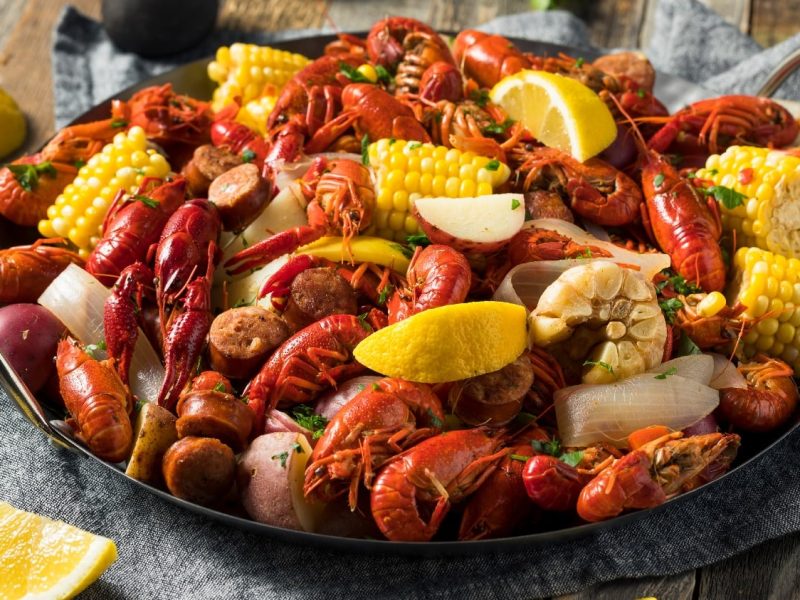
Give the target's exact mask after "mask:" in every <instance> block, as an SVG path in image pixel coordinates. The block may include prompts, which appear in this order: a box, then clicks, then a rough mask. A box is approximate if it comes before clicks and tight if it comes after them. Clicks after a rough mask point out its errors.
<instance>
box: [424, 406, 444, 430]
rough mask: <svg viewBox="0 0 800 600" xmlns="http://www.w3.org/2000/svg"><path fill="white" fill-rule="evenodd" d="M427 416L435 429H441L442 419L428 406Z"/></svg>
mask: <svg viewBox="0 0 800 600" xmlns="http://www.w3.org/2000/svg"><path fill="white" fill-rule="evenodd" d="M428 416H429V417H430V418H431V425H433V426H434V427H436V428H437V429H441V428H442V427H443V426H444V423H442V420H441V419H440V418H439V417H437V416H436V415H435V414H434V412H433V411H432V410H431V409H430V408H429V409H428Z"/></svg>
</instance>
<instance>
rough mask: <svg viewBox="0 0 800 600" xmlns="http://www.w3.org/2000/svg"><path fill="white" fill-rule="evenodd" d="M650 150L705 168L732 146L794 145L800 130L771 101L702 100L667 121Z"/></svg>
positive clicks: (651, 141) (743, 98) (748, 98)
mask: <svg viewBox="0 0 800 600" xmlns="http://www.w3.org/2000/svg"><path fill="white" fill-rule="evenodd" d="M650 121H652V122H656V121H660V122H664V121H666V123H664V125H663V126H662V127H661V129H659V130H658V131H657V132H656V133H655V134H654V135H653V136H652V137H651V138H650V139H649V140H648V147H649V148H651V149H652V150H655V151H657V152H661V153H671V154H680V155H681V156H683V157H684V161H683V163H682V164H683V166H686V167H694V166H703V165H704V164H705V161H706V158H708V156H709V155H710V154H717V153H720V152H723V151H724V150H725V149H726V148H728V147H729V146H733V145H736V144H739V145H743V146H768V147H770V148H781V147H783V146H788V145H790V144H791V143H792V142H794V140H795V138H796V137H797V134H798V132H800V128H798V124H797V121H796V120H795V119H794V117H793V116H792V114H791V113H790V112H789V111H788V110H787V109H786V108H784V107H783V106H781V105H780V104H778V103H777V102H775V101H774V100H770V99H769V98H759V97H755V96H737V95H733V96H720V97H718V98H710V99H707V100H700V101H698V102H695V103H693V104H690V105H689V106H687V107H686V108H684V109H682V110H679V111H678V112H677V113H675V114H674V115H672V116H671V117H668V118H666V119H663V118H662V119H650Z"/></svg>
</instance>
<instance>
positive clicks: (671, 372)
mask: <svg viewBox="0 0 800 600" xmlns="http://www.w3.org/2000/svg"><path fill="white" fill-rule="evenodd" d="M677 372H678V367H670V368H669V369H667V370H666V371H664V372H663V373H659V374H658V375H656V376H655V377H654V379H666V378H667V377H669V376H670V375H675V374H676V373H677Z"/></svg>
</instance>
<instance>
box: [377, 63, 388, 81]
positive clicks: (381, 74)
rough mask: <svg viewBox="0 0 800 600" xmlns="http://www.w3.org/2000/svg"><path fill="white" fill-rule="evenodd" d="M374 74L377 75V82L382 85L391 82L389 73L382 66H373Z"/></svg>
mask: <svg viewBox="0 0 800 600" xmlns="http://www.w3.org/2000/svg"><path fill="white" fill-rule="evenodd" d="M375 73H377V74H378V81H382V82H383V83H391V82H392V74H391V73H389V71H387V70H386V67H384V66H383V65H375Z"/></svg>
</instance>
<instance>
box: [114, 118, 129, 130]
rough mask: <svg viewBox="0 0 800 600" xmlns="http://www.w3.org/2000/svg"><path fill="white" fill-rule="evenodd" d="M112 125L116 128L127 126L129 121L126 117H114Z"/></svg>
mask: <svg viewBox="0 0 800 600" xmlns="http://www.w3.org/2000/svg"><path fill="white" fill-rule="evenodd" d="M111 126H112V127H113V128H115V129H119V128H120V127H127V126H128V122H127V121H126V120H125V119H114V120H113V121H111Z"/></svg>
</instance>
